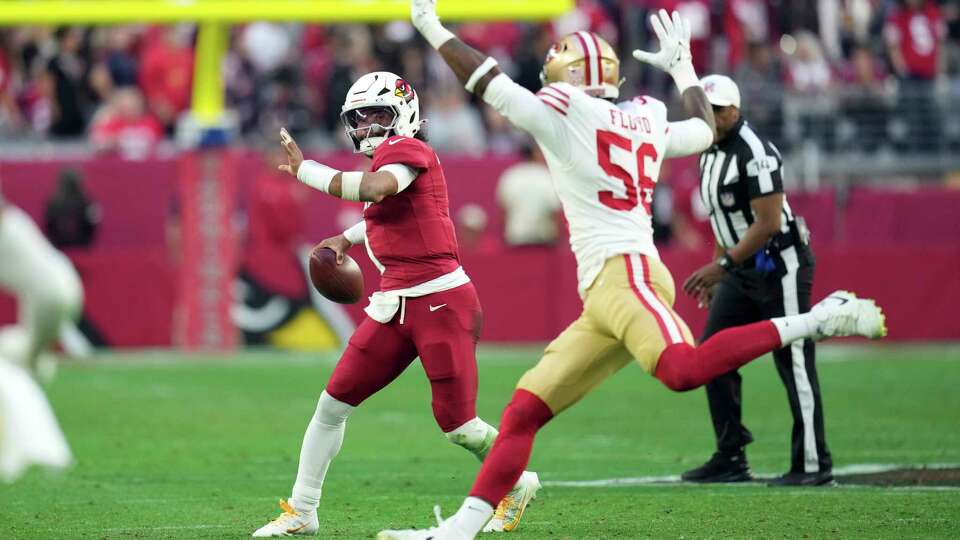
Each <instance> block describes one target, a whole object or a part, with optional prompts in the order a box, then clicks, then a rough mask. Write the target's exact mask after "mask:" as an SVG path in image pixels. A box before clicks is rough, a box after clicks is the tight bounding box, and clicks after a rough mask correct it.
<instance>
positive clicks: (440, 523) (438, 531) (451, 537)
mask: <svg viewBox="0 0 960 540" xmlns="http://www.w3.org/2000/svg"><path fill="white" fill-rule="evenodd" d="M433 514H434V515H435V516H436V517H437V526H436V527H430V528H429V529H407V530H386V531H380V532H379V533H377V540H473V537H471V536H467V535H466V534H465V533H464V532H462V531H460V530H458V529H457V528H456V527H454V526H453V519H443V518H442V517H441V516H440V507H439V506H434V507H433Z"/></svg>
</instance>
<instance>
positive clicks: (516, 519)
mask: <svg viewBox="0 0 960 540" xmlns="http://www.w3.org/2000/svg"><path fill="white" fill-rule="evenodd" d="M540 488H541V485H540V477H539V476H537V473H535V472H531V471H524V472H523V474H522V475H520V480H518V481H517V485H516V486H514V487H513V489H511V490H510V493H507V496H506V497H504V498H503V500H502V501H500V504H498V505H497V508H496V510H494V511H493V518H491V519H490V521H488V522H487V524H486V526H484V527H483V532H511V531H514V530H516V529H517V527H519V526H520V520H521V519H523V512H524V511H525V510H526V509H527V505H528V504H530V501H532V500H534V499H536V498H537V491H540Z"/></svg>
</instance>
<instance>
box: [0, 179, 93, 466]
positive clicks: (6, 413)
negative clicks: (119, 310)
mask: <svg viewBox="0 0 960 540" xmlns="http://www.w3.org/2000/svg"><path fill="white" fill-rule="evenodd" d="M0 289H3V290H5V291H7V292H9V293H11V294H13V295H15V296H16V297H17V308H18V311H19V316H18V318H17V323H16V324H12V325H7V326H4V327H3V328H0V480H2V481H7V482H12V481H14V480H16V479H17V477H18V476H19V475H20V474H21V473H22V472H23V471H24V470H25V469H26V468H27V467H28V466H30V465H34V464H37V465H44V466H48V467H54V468H63V467H66V466H68V465H69V464H70V463H72V461H73V457H72V456H71V454H70V449H69V447H68V446H67V443H66V440H65V439H64V437H63V433H62V432H61V431H60V427H59V425H58V424H57V420H56V417H55V416H54V414H53V410H52V409H51V408H50V405H49V403H47V399H46V397H45V396H44V394H43V390H41V389H40V387H39V386H38V385H37V383H36V382H34V381H33V379H32V378H31V377H30V374H29V373H28V370H29V371H32V372H33V373H34V374H36V372H37V367H38V359H39V358H40V355H41V353H42V352H44V351H45V350H46V349H47V347H49V346H50V345H51V344H52V343H53V342H54V341H55V340H56V338H57V335H58V333H59V331H60V329H61V327H63V326H64V325H66V324H68V323H72V322H73V321H74V320H75V319H76V317H77V316H79V314H80V309H81V304H82V302H83V289H82V286H81V284H80V278H79V277H78V276H77V272H76V270H74V268H73V265H72V264H70V261H69V260H67V258H66V256H64V255H63V254H62V253H60V252H59V251H57V250H56V249H55V248H54V247H53V246H52V245H50V243H49V242H47V239H46V238H45V237H44V236H43V233H41V232H40V229H38V228H37V226H36V224H35V223H34V222H33V220H32V219H30V216H28V215H27V214H26V212H24V211H23V210H20V209H19V208H17V207H15V206H13V205H12V204H9V203H7V202H5V201H4V199H3V196H2V194H0ZM51 366H52V364H51Z"/></svg>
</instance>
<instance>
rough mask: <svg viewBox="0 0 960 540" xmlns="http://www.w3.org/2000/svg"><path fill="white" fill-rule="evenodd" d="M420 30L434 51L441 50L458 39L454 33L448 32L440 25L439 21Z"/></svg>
mask: <svg viewBox="0 0 960 540" xmlns="http://www.w3.org/2000/svg"><path fill="white" fill-rule="evenodd" d="M418 30H420V33H421V34H422V35H423V37H424V39H426V40H427V43H429V44H430V46H431V47H433V48H434V49H439V48H440V46H441V45H443V44H444V43H446V42H448V41H450V40H451V39H453V38H454V37H456V36H454V35H453V32H451V31H449V30H447V29H446V28H444V27H443V25H442V24H440V20H439V19H438V20H437V21H436V22H435V23H431V24H429V25H424V27H423V28H419V29H418Z"/></svg>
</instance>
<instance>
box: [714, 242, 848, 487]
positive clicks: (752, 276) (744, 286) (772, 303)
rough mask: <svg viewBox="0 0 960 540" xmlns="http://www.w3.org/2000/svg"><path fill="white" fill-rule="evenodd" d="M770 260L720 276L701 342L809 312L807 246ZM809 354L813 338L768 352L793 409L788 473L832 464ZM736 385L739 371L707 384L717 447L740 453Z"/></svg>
mask: <svg viewBox="0 0 960 540" xmlns="http://www.w3.org/2000/svg"><path fill="white" fill-rule="evenodd" d="M775 260H776V263H777V268H776V270H774V271H773V272H770V273H762V272H759V271H757V270H756V269H753V268H738V269H735V270H733V271H731V272H730V273H728V274H727V275H726V276H725V277H724V279H723V280H722V281H721V282H720V283H719V285H718V286H717V289H716V291H715V293H714V296H713V300H712V301H711V302H710V314H709V317H708V320H707V327H706V330H705V331H704V334H703V337H702V338H701V342H703V341H705V340H706V339H707V338H709V337H710V336H712V335H713V334H715V333H717V332H719V331H720V330H723V329H724V328H730V327H731V326H740V325H744V324H749V323H754V322H758V321H762V320H765V319H770V318H773V317H782V316H784V315H794V314H797V313H804V312H807V311H810V294H811V289H812V288H813V271H814V258H813V253H812V252H811V251H810V249H809V247H807V246H790V247H788V248H785V249H784V250H783V251H781V252H780V253H779V254H778V255H776V256H775ZM814 355H815V352H814V342H813V341H812V340H809V339H807V340H804V341H797V342H794V343H793V344H791V345H789V346H787V347H784V348H782V349H779V350H776V351H774V353H773V358H774V362H775V363H776V365H777V372H778V373H779V374H780V379H781V380H782V381H783V385H784V387H785V388H786V390H787V399H788V401H789V402H790V412H791V413H792V414H793V435H792V447H791V454H790V455H791V459H790V472H792V473H815V472H822V471H829V470H831V468H832V466H833V463H832V460H831V458H830V450H829V449H828V448H827V442H826V440H825V438H824V427H823V405H822V403H821V401H820V383H819V381H818V379H817V368H816V365H815V362H814ZM740 385H741V378H740V373H739V372H738V371H732V372H730V373H727V374H726V375H722V376H720V377H718V378H716V379H714V380H713V381H712V382H711V383H709V384H707V400H708V402H709V404H710V415H711V417H712V419H713V429H714V432H715V433H716V437H717V450H719V451H721V452H724V453H736V452H739V451H740V449H741V448H743V447H744V446H746V445H747V444H749V443H751V442H753V435H752V434H751V433H750V430H748V429H747V428H746V427H745V426H744V425H743V422H742V421H741V398H742V394H741V389H740Z"/></svg>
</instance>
